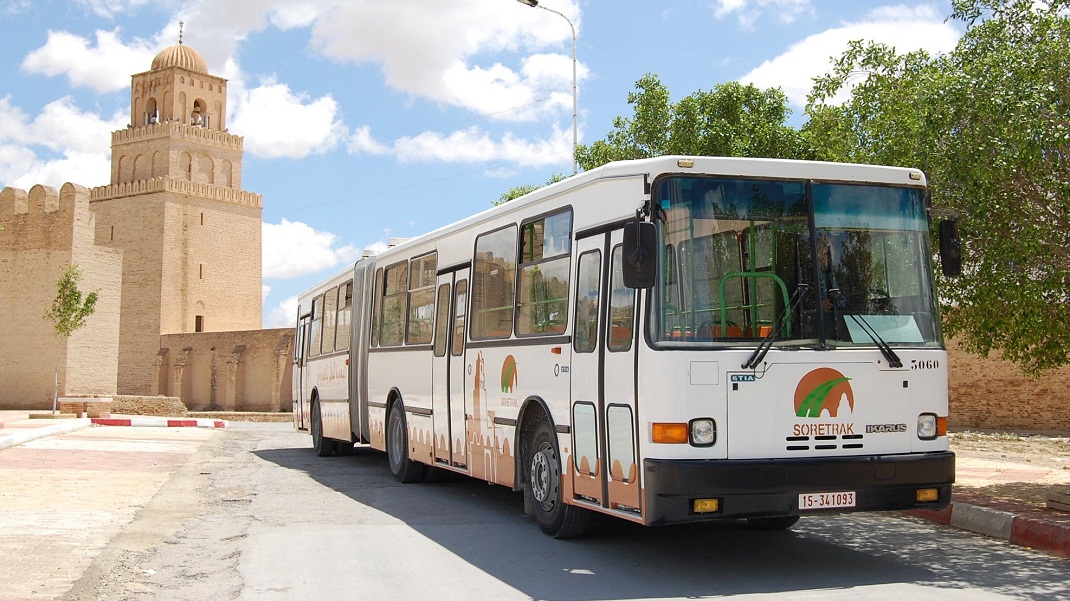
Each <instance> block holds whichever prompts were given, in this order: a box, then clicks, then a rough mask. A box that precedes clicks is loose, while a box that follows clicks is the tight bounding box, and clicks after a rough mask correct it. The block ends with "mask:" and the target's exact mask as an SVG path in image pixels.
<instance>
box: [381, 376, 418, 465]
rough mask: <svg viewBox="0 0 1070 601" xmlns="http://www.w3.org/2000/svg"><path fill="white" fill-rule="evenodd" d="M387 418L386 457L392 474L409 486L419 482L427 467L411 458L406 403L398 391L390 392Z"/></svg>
mask: <svg viewBox="0 0 1070 601" xmlns="http://www.w3.org/2000/svg"><path fill="white" fill-rule="evenodd" d="M386 405H387V410H386V411H387V413H386V415H387V417H386V428H385V432H384V433H385V435H386V456H387V463H388V464H389V465H390V473H391V474H393V476H394V479H395V480H397V481H398V482H401V483H404V484H408V483H410V482H417V481H419V480H421V479H422V478H423V476H424V470H425V469H426V466H425V465H424V464H422V463H420V462H418V461H413V459H412V457H410V456H409V429H408V422H407V421H406V419H405V402H404V401H403V400H402V398H401V394H400V393H399V392H398V391H397V389H394V390H391V391H390V396H389V397H388V400H387V403H386Z"/></svg>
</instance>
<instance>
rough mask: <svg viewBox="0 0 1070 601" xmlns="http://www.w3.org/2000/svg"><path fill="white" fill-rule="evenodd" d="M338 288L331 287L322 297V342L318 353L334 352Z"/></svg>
mask: <svg viewBox="0 0 1070 601" xmlns="http://www.w3.org/2000/svg"><path fill="white" fill-rule="evenodd" d="M337 311H338V289H337V288H331V289H330V290H328V291H327V293H326V294H324V298H323V336H322V338H323V343H322V345H323V346H322V348H320V353H322V354H324V355H325V354H327V353H333V352H334V338H335V336H334V334H335V329H334V327H335V321H336V319H337V317H338V314H337V313H336V312H337Z"/></svg>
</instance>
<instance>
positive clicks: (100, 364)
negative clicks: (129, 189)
mask: <svg viewBox="0 0 1070 601" xmlns="http://www.w3.org/2000/svg"><path fill="white" fill-rule="evenodd" d="M94 221H95V216H94V214H93V213H92V212H91V211H90V210H89V192H88V190H86V188H83V187H82V186H77V185H74V184H70V183H68V184H64V185H63V187H62V188H61V189H60V190H59V191H57V190H56V189H55V188H51V187H49V186H41V185H38V186H34V187H32V188H30V190H29V192H26V191H24V190H20V189H16V188H4V189H3V190H2V191H0V227H2V228H3V229H2V230H0V332H3V335H2V336H0V406H3V407H7V408H12V409H46V408H51V407H52V394H53V379H54V373H55V367H56V359H57V356H58V357H59V395H60V396H66V395H73V394H99V395H111V394H114V393H115V392H116V380H117V373H118V370H117V361H116V358H117V356H118V352H119V312H120V303H121V285H122V261H123V253H122V251H121V250H118V249H112V248H105V247H102V246H98V245H96V244H95V241H94ZM71 263H75V264H77V265H78V266H79V267H80V268H81V270H82V280H81V282H80V284H79V288H80V289H81V290H82V292H83V293H84V294H88V293H89V292H93V291H97V292H98V295H99V300H98V301H97V305H96V310H95V312H94V313H93V314H92V315H90V316H89V317H88V318H87V319H86V324H85V326H84V327H83V328H81V329H79V330H78V331H76V332H75V333H74V335H73V336H71V338H70V340H69V341H67V343H66V345H64V342H63V341H62V339H60V338H57V337H56V336H55V335H54V333H53V326H52V323H51V322H50V321H48V320H46V319H45V318H44V313H45V312H46V311H47V310H48V309H49V308H50V307H51V305H52V299H54V298H55V296H56V281H57V280H58V279H59V277H60V274H61V273H62V271H63V270H64V269H65V268H66V267H67V266H68V265H70V264H71Z"/></svg>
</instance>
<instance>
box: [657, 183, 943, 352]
mask: <svg viewBox="0 0 1070 601" xmlns="http://www.w3.org/2000/svg"><path fill="white" fill-rule="evenodd" d="M654 200H655V202H656V203H657V206H658V207H659V208H660V211H658V215H657V219H656V220H655V221H656V222H657V224H658V227H659V231H660V236H661V237H660V239H661V245H660V249H661V252H660V253H659V257H658V282H657V285H656V286H655V288H654V294H653V304H652V309H651V320H650V328H651V330H650V338H651V340H652V341H654V343H655V344H656V345H658V346H661V347H676V346H685V347H693V346H714V347H726V346H735V347H738V346H754V345H756V344H757V343H758V341H759V340H761V339H763V338H765V337H767V336H771V335H773V336H775V340H776V342H775V343H774V344H775V345H780V346H785V345H815V346H823V347H826V348H827V347H833V348H835V347H853V346H879V345H878V340H883V342H885V343H887V344H888V345H891V346H915V347H917V346H921V347H939V346H941V345H942V339H941V333H940V329H939V316H938V312H937V307H936V301H935V298H934V295H933V289H932V283H931V275H930V274H931V267H930V257H929V254H930V250H929V240H928V220H927V218H926V212H925V201H924V190H922V189H918V188H905V187H892V186H886V185H871V184H869V185H867V184H844V183H813V184H812V185H811V186H810V192H809V197H808V192H807V182H805V181H801V180H755V179H733V178H723V177H669V178H664V179H662V180H660V182H659V183H658V184H657V186H656V188H655V189H654ZM811 207H812V210H811ZM778 322H779V323H780V327H779V328H778V331H777V332H775V334H773V333H772V330H773V329H774V327H776V325H777V323H778Z"/></svg>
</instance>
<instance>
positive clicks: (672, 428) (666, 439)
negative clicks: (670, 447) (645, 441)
mask: <svg viewBox="0 0 1070 601" xmlns="http://www.w3.org/2000/svg"><path fill="white" fill-rule="evenodd" d="M650 439H651V440H652V441H653V442H660V443H664V444H687V424H662V423H656V422H655V423H654V424H651V429H650Z"/></svg>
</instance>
